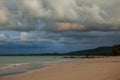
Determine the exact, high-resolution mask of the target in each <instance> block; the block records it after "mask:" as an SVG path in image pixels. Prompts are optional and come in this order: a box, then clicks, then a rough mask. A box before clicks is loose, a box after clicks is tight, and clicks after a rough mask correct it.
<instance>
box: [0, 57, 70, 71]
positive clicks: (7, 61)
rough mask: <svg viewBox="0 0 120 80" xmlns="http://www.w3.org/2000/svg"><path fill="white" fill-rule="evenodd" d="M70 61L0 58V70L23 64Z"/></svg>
mask: <svg viewBox="0 0 120 80" xmlns="http://www.w3.org/2000/svg"><path fill="white" fill-rule="evenodd" d="M66 60H72V59H70V58H62V57H61V56H0V69H4V68H7V67H12V66H13V65H20V64H23V63H34V62H35V63H36V62H55V61H66Z"/></svg>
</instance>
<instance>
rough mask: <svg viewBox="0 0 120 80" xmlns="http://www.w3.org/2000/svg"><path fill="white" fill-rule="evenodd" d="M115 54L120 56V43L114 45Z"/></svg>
mask: <svg viewBox="0 0 120 80" xmlns="http://www.w3.org/2000/svg"><path fill="white" fill-rule="evenodd" d="M112 51H113V54H114V56H120V45H115V46H113V47H112Z"/></svg>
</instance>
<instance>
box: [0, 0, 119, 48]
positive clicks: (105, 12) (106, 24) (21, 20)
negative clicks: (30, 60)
mask: <svg viewBox="0 0 120 80" xmlns="http://www.w3.org/2000/svg"><path fill="white" fill-rule="evenodd" d="M119 8H120V0H0V43H1V42H2V41H13V42H14V41H18V42H19V41H23V42H25V41H38V42H40V43H47V45H46V44H45V46H50V45H51V44H52V45H55V47H56V46H58V48H59V47H61V48H62V47H63V45H64V48H66V49H67V48H68V47H70V45H71V46H73V47H71V48H70V50H72V49H73V48H74V49H81V48H82V47H84V48H91V47H95V46H103V45H113V44H117V43H120V38H119V35H120V9H119ZM65 46H66V47H65ZM75 46H76V47H75ZM79 47H80V48H79ZM61 50H62V49H61Z"/></svg>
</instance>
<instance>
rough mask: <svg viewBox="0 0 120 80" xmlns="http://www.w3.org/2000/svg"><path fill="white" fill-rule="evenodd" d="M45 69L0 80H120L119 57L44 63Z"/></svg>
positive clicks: (0, 78)
mask: <svg viewBox="0 0 120 80" xmlns="http://www.w3.org/2000/svg"><path fill="white" fill-rule="evenodd" d="M44 65H45V66H46V67H44V68H41V69H35V70H30V71H28V72H25V73H21V74H16V75H10V76H4V77H0V80H120V57H108V58H92V59H83V60H75V61H67V62H60V63H57V62H54V63H44Z"/></svg>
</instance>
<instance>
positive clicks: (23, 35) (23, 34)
mask: <svg viewBox="0 0 120 80" xmlns="http://www.w3.org/2000/svg"><path fill="white" fill-rule="evenodd" d="M28 37H29V36H28V33H27V32H21V34H20V40H21V41H28V40H29V39H28Z"/></svg>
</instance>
